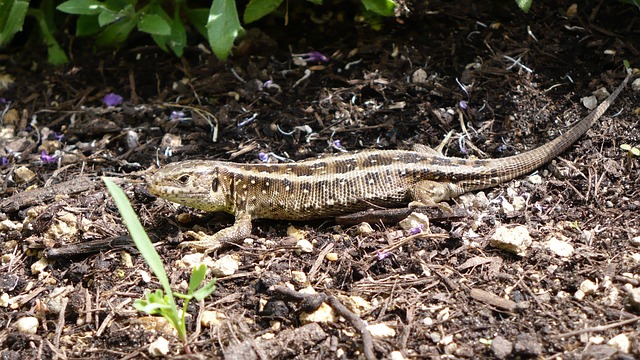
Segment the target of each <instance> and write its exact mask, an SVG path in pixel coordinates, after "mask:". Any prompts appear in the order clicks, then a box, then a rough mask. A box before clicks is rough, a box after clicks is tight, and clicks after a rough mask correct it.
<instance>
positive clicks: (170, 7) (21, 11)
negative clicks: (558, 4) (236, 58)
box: [0, 0, 640, 64]
mask: <svg viewBox="0 0 640 360" xmlns="http://www.w3.org/2000/svg"><path fill="white" fill-rule="evenodd" d="M307 1H308V2H310V3H312V4H314V5H321V4H322V3H323V0H307ZM360 1H361V2H362V5H363V7H364V8H365V9H366V10H367V11H368V12H369V13H370V14H375V15H377V16H393V15H394V13H395V9H396V3H395V1H394V0H360ZM620 1H622V2H625V3H628V4H631V5H635V6H637V7H638V8H639V9H640V0H620ZM283 2H284V0H249V2H248V4H247V5H246V7H245V9H244V12H243V13H242V15H243V16H242V19H243V22H244V24H245V25H246V24H251V23H253V22H255V21H257V20H259V19H261V18H263V17H264V16H266V15H268V14H271V13H272V12H274V11H276V10H277V9H278V8H280V7H282V6H283V4H282V3H283ZM515 2H516V4H517V5H518V7H520V8H521V9H522V10H523V11H524V12H528V11H529V9H530V8H531V4H532V2H533V0H515ZM200 3H202V2H196V1H189V0H66V1H63V0H42V1H41V2H40V3H39V4H40V5H39V7H37V8H36V7H30V6H29V5H30V1H29V0H0V46H3V45H6V44H8V43H9V42H10V41H11V39H13V37H14V35H15V34H16V33H17V32H19V31H21V30H22V26H23V23H24V20H25V17H26V16H32V17H34V18H35V19H36V21H37V24H38V26H39V28H40V30H41V34H42V37H43V39H44V41H45V43H46V45H47V46H48V50H49V61H50V62H51V63H53V64H62V63H66V62H68V59H67V56H66V55H65V53H64V51H63V50H62V48H61V47H60V46H59V44H58V43H57V40H56V39H55V37H54V35H53V34H54V33H55V30H56V26H55V24H54V22H53V19H54V17H55V16H54V15H56V14H54V10H55V9H57V10H59V11H60V12H62V13H66V14H72V15H77V16H78V17H77V19H76V24H75V30H76V32H75V35H76V36H95V39H96V44H97V45H99V46H116V47H117V46H119V45H121V44H123V43H124V42H125V41H126V40H127V39H128V38H129V35H130V34H131V32H132V31H134V29H137V30H138V31H140V32H143V33H146V34H149V35H150V36H151V38H152V39H153V41H154V42H155V43H156V44H157V45H158V46H159V47H160V48H161V49H163V50H164V51H171V52H173V53H174V54H176V55H177V56H182V55H183V53H184V48H185V46H186V44H187V28H188V26H192V27H193V28H195V29H196V30H197V31H198V32H199V33H200V34H201V35H202V36H204V37H205V38H206V39H207V40H208V42H209V45H210V46H211V49H212V50H213V52H214V54H215V55H216V56H217V57H218V58H219V59H221V60H226V59H227V57H228V56H229V53H230V51H231V48H232V47H233V43H234V41H235V40H236V39H237V38H238V37H240V36H242V34H243V33H244V32H245V30H244V28H243V25H242V24H241V22H240V17H239V15H238V8H237V4H236V0H212V1H211V5H210V6H209V7H198V6H200V5H198V4H200ZM55 4H58V6H57V7H56V6H55ZM367 21H368V22H369V23H370V25H371V26H372V27H373V28H379V27H380V19H379V18H378V17H376V16H369V17H367ZM67 23H68V22H67Z"/></svg>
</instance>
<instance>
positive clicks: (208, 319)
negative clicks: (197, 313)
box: [200, 310, 227, 327]
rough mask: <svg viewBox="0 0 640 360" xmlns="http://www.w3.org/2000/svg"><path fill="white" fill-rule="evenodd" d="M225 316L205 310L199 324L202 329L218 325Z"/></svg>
mask: <svg viewBox="0 0 640 360" xmlns="http://www.w3.org/2000/svg"><path fill="white" fill-rule="evenodd" d="M226 318H227V316H226V315H225V314H223V313H221V312H217V311H214V310H205V311H203V312H202V317H201V318H200V324H201V325H202V326H204V327H212V326H216V325H218V324H220V323H221V322H222V320H224V319H226Z"/></svg>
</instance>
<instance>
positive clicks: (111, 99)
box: [102, 93, 122, 106]
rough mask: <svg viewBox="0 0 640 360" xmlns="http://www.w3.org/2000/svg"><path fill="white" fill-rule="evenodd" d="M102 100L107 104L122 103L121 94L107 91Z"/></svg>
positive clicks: (116, 104)
mask: <svg viewBox="0 0 640 360" xmlns="http://www.w3.org/2000/svg"><path fill="white" fill-rule="evenodd" d="M102 101H104V104H105V105H107V106H118V105H120V104H122V96H120V95H118V94H115V93H108V94H107V95H105V96H104V98H103V99H102Z"/></svg>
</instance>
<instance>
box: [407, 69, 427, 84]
mask: <svg viewBox="0 0 640 360" xmlns="http://www.w3.org/2000/svg"><path fill="white" fill-rule="evenodd" d="M411 82H412V83H414V84H422V83H425V82H427V72H426V71H424V69H418V70H416V71H414V72H413V74H412V75H411Z"/></svg>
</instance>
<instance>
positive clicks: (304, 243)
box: [296, 239, 313, 253]
mask: <svg viewBox="0 0 640 360" xmlns="http://www.w3.org/2000/svg"><path fill="white" fill-rule="evenodd" d="M296 247H297V248H298V249H300V251H302V252H304V253H312V252H313V244H311V242H309V240H306V239H302V240H299V241H298V242H297V243H296Z"/></svg>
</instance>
